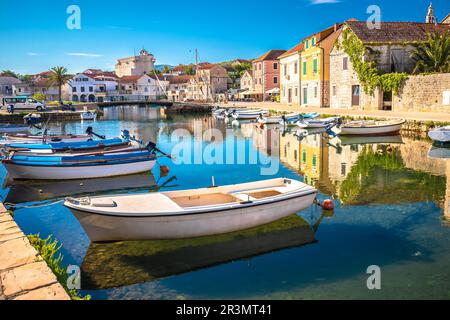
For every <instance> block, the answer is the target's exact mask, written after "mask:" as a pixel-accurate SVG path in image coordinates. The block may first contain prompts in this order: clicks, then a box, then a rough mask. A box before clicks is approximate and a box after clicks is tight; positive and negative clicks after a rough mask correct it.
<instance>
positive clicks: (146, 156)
mask: <svg viewBox="0 0 450 320" xmlns="http://www.w3.org/2000/svg"><path fill="white" fill-rule="evenodd" d="M155 162H156V155H155V154H154V153H152V152H151V151H150V150H148V149H147V148H142V149H136V148H129V149H124V150H120V151H117V150H114V151H111V153H108V152H103V151H102V152H93V153H83V152H82V153H70V154H58V153H56V154H52V155H41V154H23V153H22V154H21V153H15V152H11V154H10V156H9V157H7V158H4V159H3V160H2V164H3V165H4V166H5V168H6V170H7V171H8V173H9V175H10V176H11V177H12V178H13V179H30V180H71V179H90V178H103V177H114V176H122V175H129V174H135V173H141V172H146V171H150V170H152V169H153V166H154V165H155Z"/></svg>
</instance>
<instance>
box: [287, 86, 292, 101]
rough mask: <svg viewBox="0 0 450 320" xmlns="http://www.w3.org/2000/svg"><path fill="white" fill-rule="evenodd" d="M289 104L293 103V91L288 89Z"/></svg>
mask: <svg viewBox="0 0 450 320" xmlns="http://www.w3.org/2000/svg"><path fill="white" fill-rule="evenodd" d="M288 103H292V89H288Z"/></svg>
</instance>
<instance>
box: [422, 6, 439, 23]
mask: <svg viewBox="0 0 450 320" xmlns="http://www.w3.org/2000/svg"><path fill="white" fill-rule="evenodd" d="M425 23H433V24H437V20H436V16H435V15H434V9H433V3H432V2H430V6H429V7H428V13H427V17H426V18H425Z"/></svg>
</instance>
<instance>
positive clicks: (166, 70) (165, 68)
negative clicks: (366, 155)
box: [162, 65, 170, 73]
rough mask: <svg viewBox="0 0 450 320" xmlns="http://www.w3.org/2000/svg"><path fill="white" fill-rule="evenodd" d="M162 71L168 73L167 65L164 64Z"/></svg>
mask: <svg viewBox="0 0 450 320" xmlns="http://www.w3.org/2000/svg"><path fill="white" fill-rule="evenodd" d="M162 72H163V73H169V72H170V68H169V66H168V65H165V66H164V68H163V70H162Z"/></svg>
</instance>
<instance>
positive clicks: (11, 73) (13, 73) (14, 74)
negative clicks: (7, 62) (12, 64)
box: [0, 70, 19, 78]
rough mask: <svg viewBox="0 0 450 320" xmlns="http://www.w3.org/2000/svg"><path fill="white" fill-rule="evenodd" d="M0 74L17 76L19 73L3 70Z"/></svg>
mask: <svg viewBox="0 0 450 320" xmlns="http://www.w3.org/2000/svg"><path fill="white" fill-rule="evenodd" d="M0 75H1V76H2V77H13V78H19V74H17V73H15V72H14V71H12V70H3V71H2V72H0Z"/></svg>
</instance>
